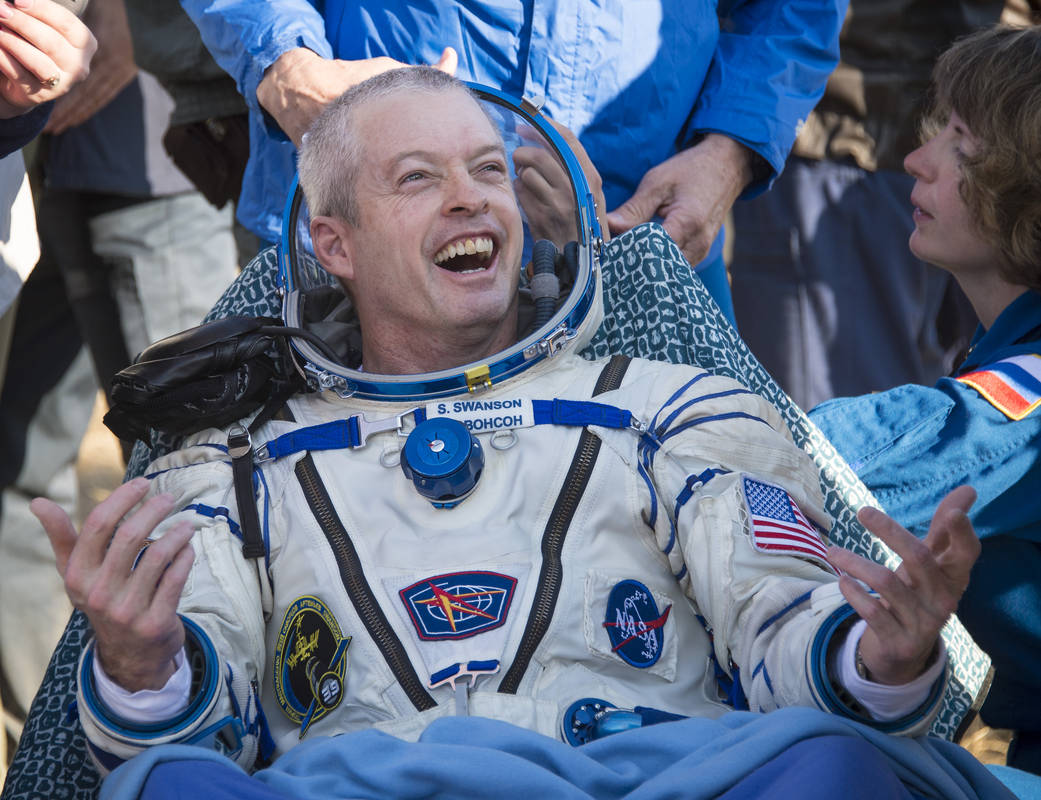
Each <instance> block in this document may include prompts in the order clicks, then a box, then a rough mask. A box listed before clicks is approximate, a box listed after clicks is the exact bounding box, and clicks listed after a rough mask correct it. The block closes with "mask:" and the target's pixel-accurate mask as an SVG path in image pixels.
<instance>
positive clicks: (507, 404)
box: [426, 398, 535, 433]
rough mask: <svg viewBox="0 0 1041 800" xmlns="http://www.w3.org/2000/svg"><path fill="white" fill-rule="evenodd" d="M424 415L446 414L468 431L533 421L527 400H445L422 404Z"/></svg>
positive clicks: (526, 423)
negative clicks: (424, 409)
mask: <svg viewBox="0 0 1041 800" xmlns="http://www.w3.org/2000/svg"><path fill="white" fill-rule="evenodd" d="M426 413H427V419H431V418H433V417H448V418H449V419H454V420H458V421H459V422H461V423H463V424H464V425H465V426H466V427H467V429H468V430H469V431H470V432H471V433H483V432H487V431H503V430H508V429H512V428H530V427H531V426H532V425H534V424H535V412H534V411H533V410H532V404H531V400H521V399H517V398H514V399H510V400H445V401H443V402H440V403H430V404H428V405H427V407H426Z"/></svg>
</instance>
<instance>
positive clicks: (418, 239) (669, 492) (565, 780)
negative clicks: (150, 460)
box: [35, 68, 1001, 800]
mask: <svg viewBox="0 0 1041 800" xmlns="http://www.w3.org/2000/svg"><path fill="white" fill-rule="evenodd" d="M301 181H302V185H303V186H304V189H305V192H306V194H307V197H308V204H309V206H310V208H311V210H312V212H313V214H314V216H313V218H312V222H311V234H312V239H313V241H314V243H315V251H316V253H317V255H318V257H319V258H320V259H321V261H322V263H323V264H324V266H325V267H326V269H327V270H329V271H330V272H331V273H332V274H334V275H336V276H337V277H338V278H339V279H340V281H341V282H342V283H343V286H344V288H345V289H346V290H347V292H348V294H349V295H350V297H351V300H352V301H353V304H354V307H355V309H356V312H357V314H358V317H359V319H360V322H361V331H362V340H363V343H362V361H363V364H362V367H363V368H364V370H365V371H366V373H373V372H380V371H382V372H386V373H389V374H409V375H415V374H417V373H428V372H430V371H432V370H441V371H451V370H462V369H464V368H465V367H466V365H469V364H472V363H474V362H475V361H477V360H480V359H484V358H491V357H494V356H495V355H496V354H497V353H499V352H500V351H501V350H502V348H504V347H506V346H508V345H512V344H514V343H515V341H516V340H517V338H518V334H517V327H518V323H517V319H518V302H519V301H518V279H519V272H520V267H521V252H522V250H521V224H520V220H521V217H520V210H519V208H518V206H517V203H516V200H515V198H514V195H513V191H512V188H511V184H510V180H509V178H508V170H507V169H506V156H505V153H504V150H503V146H502V143H501V141H500V138H499V135H498V132H497V130H496V128H495V127H494V126H493V125H492V124H491V123H490V121H489V118H488V117H487V116H486V115H485V114H484V112H483V111H482V109H481V107H480V106H479V105H478V104H477V102H476V101H475V99H474V98H473V97H472V96H471V95H470V94H468V93H467V91H466V90H465V89H464V88H463V87H462V85H461V84H459V83H458V82H456V81H455V80H454V79H452V78H450V77H448V76H446V75H443V74H442V73H439V72H437V71H435V70H429V69H425V68H418V69H410V70H399V71H393V72H388V73H385V74H383V75H381V76H378V77H376V78H373V79H372V80H371V81H369V82H366V83H364V84H361V85H359V86H358V87H356V88H355V89H352V90H351V91H350V92H348V93H347V94H345V95H344V96H343V97H342V98H341V99H340V100H339V101H337V102H336V103H335V104H334V105H333V107H332V108H330V109H329V110H328V111H327V112H325V113H324V114H323V115H322V116H321V117H320V118H319V119H318V121H317V122H316V124H315V126H314V127H313V128H312V129H311V131H310V133H309V134H308V137H307V139H306V141H305V143H304V145H303V150H302V156H301ZM471 250H472V251H473V252H470V251H471ZM597 319H598V315H597V314H595V313H591V314H589V315H587V317H586V318H585V319H584V320H583V321H581V322H580V323H579V324H578V325H577V326H576V328H577V329H576V330H575V331H574V334H575V335H574V337H573V338H572V339H571V340H570V341H569V342H568V346H567V347H566V348H565V349H564V350H563V351H562V352H559V353H557V354H556V355H555V356H554V357H553V358H543V359H542V360H540V361H537V362H535V363H534V364H532V365H531V366H528V367H527V368H526V369H525V370H523V371H522V372H521V373H520V374H519V375H517V376H515V377H511V378H508V379H505V380H501V381H498V382H496V383H495V384H494V385H490V386H488V387H486V388H485V389H484V390H483V391H482V392H481V393H480V394H477V395H471V394H470V393H468V392H467V391H466V390H465V389H463V390H461V391H459V392H458V393H457V394H456V395H455V396H445V395H444V394H441V395H437V396H435V397H434V398H433V399H435V400H436V402H431V403H428V404H426V405H423V406H420V407H419V408H417V407H416V406H415V403H414V402H412V403H406V402H403V401H401V400H400V399H398V398H397V397H395V396H372V395H371V393H370V394H358V395H356V396H352V397H348V398H344V397H341V396H338V395H336V394H335V393H334V392H316V393H312V394H299V395H296V396H294V397H293V398H291V399H290V400H289V401H288V403H287V405H286V407H285V409H284V410H283V412H282V413H281V415H280V417H279V418H278V419H277V420H274V421H272V422H269V423H267V424H266V425H264V426H261V427H260V428H259V429H258V430H257V431H255V433H254V436H255V438H256V440H257V441H258V442H259V441H265V444H264V445H263V446H262V447H261V448H260V449H261V450H262V452H264V453H265V454H266V457H265V459H264V461H263V463H260V464H258V465H257V467H256V469H255V471H254V475H255V482H254V487H255V490H256V501H257V503H258V504H259V509H260V512H261V517H262V519H263V520H264V523H263V524H264V531H265V533H264V541H265V548H264V549H265V552H264V553H263V554H262V557H258V558H256V559H251V560H247V559H246V558H244V556H243V553H242V550H241V547H240V543H241V540H240V538H239V536H240V535H241V528H240V522H239V520H238V519H237V518H236V515H235V514H234V513H232V512H230V511H229V509H235V508H238V507H239V506H238V505H237V504H236V495H235V491H234V488H233V483H234V479H233V474H232V467H231V465H229V463H228V448H227V446H226V444H225V443H226V442H227V441H228V440H227V434H226V433H225V432H223V431H219V430H206V431H203V432H201V433H199V434H197V435H194V436H192V437H190V438H189V440H188V441H187V442H186V446H185V447H184V448H183V449H182V450H180V451H178V452H177V453H174V454H171V455H170V456H167V457H164V458H162V459H159V460H158V461H157V462H155V463H154V464H153V466H152V467H151V468H150V469H149V474H150V475H151V478H150V479H149V480H144V479H139V480H136V481H133V482H131V483H129V484H127V485H125V486H123V487H121V488H120V489H118V490H117V491H116V492H114V493H113V494H112V496H111V497H110V498H109V500H107V501H106V502H105V503H102V504H101V505H99V506H98V508H97V509H96V510H95V511H94V512H93V513H92V514H91V516H90V518H89V519H88V521H87V522H86V523H85V524H84V526H83V529H82V532H81V533H80V534H79V535H78V536H77V534H76V532H75V530H74V529H73V528H72V525H71V523H70V522H69V520H68V518H67V517H65V516H64V515H63V514H62V513H61V512H60V510H59V509H57V508H56V507H54V506H53V505H51V504H48V503H46V502H44V501H40V502H38V503H37V504H36V506H35V510H36V512H37V513H38V515H39V516H40V518H41V520H42V521H43V522H44V525H45V527H46V528H47V530H48V534H49V535H50V537H51V540H52V543H53V545H54V548H55V551H56V553H57V555H58V561H59V564H60V569H61V571H62V573H63V575H64V577H65V581H66V587H67V590H68V592H69V595H70V597H71V598H72V600H73V602H74V604H75V605H76V606H77V607H78V608H81V609H83V610H84V611H85V613H86V614H87V616H88V618H89V619H90V622H91V625H92V627H93V628H94V632H95V637H96V638H95V641H94V644H93V645H92V646H91V647H89V648H88V650H87V651H86V653H85V655H84V658H83V662H82V664H81V668H80V671H79V678H80V686H79V696H80V702H79V711H80V715H81V721H82V723H83V725H84V728H85V730H86V732H87V736H88V739H89V741H90V746H91V751H92V753H93V755H94V756H95V757H96V759H97V761H98V763H99V765H101V766H102V768H105V769H112V768H114V767H116V766H118V765H119V764H120V763H122V762H123V761H124V760H127V759H129V761H128V763H126V765H125V767H123V768H121V769H119V770H117V771H116V772H115V773H114V774H113V775H112V777H111V778H110V779H109V780H110V782H109V786H108V787H107V789H106V791H108V792H109V795H110V796H111V797H138V796H142V797H173V796H187V795H190V794H191V793H193V792H196V793H202V794H204V795H205V796H207V797H228V798H231V797H269V798H274V797H330V796H343V797H404V796H433V795H439V796H451V797H472V796H488V795H490V794H494V795H495V796H497V797H517V798H529V797H530V796H532V794H535V793H542V794H544V795H545V796H548V797H559V796H593V797H615V796H619V797H620V796H622V795H624V794H626V793H628V792H631V791H632V790H633V789H635V788H637V787H639V786H644V787H645V789H646V791H647V792H648V793H649V795H648V796H665V795H668V796H675V795H676V794H678V793H682V794H685V795H690V796H701V797H717V796H725V797H726V798H728V800H736V798H744V797H758V796H762V795H763V794H764V793H768V792H773V793H774V796H796V795H798V796H800V797H804V798H806V797H811V798H818V797H819V798H831V797H835V796H839V795H841V796H844V797H850V798H865V800H866V799H867V798H871V800H877V798H878V797H880V796H890V797H904V798H909V797H912V794H910V793H909V791H908V789H907V788H905V786H904V785H903V784H902V781H903V782H904V783H908V784H910V785H912V786H913V787H914V791H915V792H916V795H914V796H931V797H943V798H951V797H970V796H989V794H990V793H991V792H993V796H995V797H997V796H1001V795H1000V792H1001V790H1000V787H996V784H993V783H992V782H988V781H990V780H991V779H989V777H988V775H987V773H986V772H985V770H983V769H982V767H980V766H979V765H978V764H976V763H975V762H971V761H969V760H966V758H965V757H964V756H963V755H960V753H961V751H958V750H957V748H953V746H952V750H950V751H948V750H946V749H945V748H944V745H946V743H943V742H938V743H925V742H924V740H923V741H922V742H919V741H910V740H908V739H902V738H899V737H892V736H887V735H884V734H881V733H879V732H878V731H877V730H876V728H881V729H882V730H885V731H888V732H894V733H900V734H920V733H922V732H924V731H925V730H927V729H928V726H929V723H930V720H931V718H932V716H933V714H934V713H935V710H936V708H937V705H938V702H939V698H940V694H941V691H940V690H941V689H942V688H943V684H944V674H945V669H944V666H945V656H944V650H943V647H942V645H941V644H940V640H939V637H938V634H939V631H940V628H941V627H942V626H943V624H944V623H945V621H946V619H947V617H948V616H949V614H950V612H951V609H953V608H954V606H955V605H956V603H957V600H958V598H959V597H960V595H961V593H962V591H963V590H964V588H965V582H966V579H967V575H968V572H969V569H970V568H971V565H972V563H973V560H974V558H975V553H976V550H975V548H976V547H977V541H976V537H975V535H974V533H973V530H972V527H971V526H970V525H969V524H968V523H967V519H966V516H965V510H966V509H967V508H968V506H969V505H970V504H971V502H972V497H973V492H972V490H970V489H967V488H964V487H963V488H961V489H959V490H956V491H954V492H952V493H951V494H950V496H949V497H948V498H946V499H945V500H944V502H943V503H941V504H940V506H939V508H938V510H937V512H936V517H935V523H934V527H933V530H932V531H931V532H930V535H929V536H928V537H927V538H926V539H925V541H924V543H923V542H919V541H918V540H917V539H915V538H914V537H912V536H910V535H909V534H908V533H907V532H906V531H903V530H902V529H900V528H899V526H897V525H895V524H894V523H893V522H892V521H891V520H889V519H888V518H887V517H885V515H883V514H881V512H878V511H873V510H866V511H865V512H863V516H862V518H863V521H864V522H865V524H867V525H868V526H869V527H870V528H871V529H872V530H873V531H875V532H877V534H878V535H879V536H880V537H882V538H883V540H884V541H886V542H887V543H889V544H890V546H892V547H893V548H894V549H895V550H896V551H897V552H898V553H900V554H902V555H903V556H904V564H903V565H902V566H901V567H900V568H899V570H897V571H896V572H890V571H889V570H887V569H885V568H883V567H881V566H879V565H876V564H873V563H871V562H867V561H865V560H863V559H860V558H859V557H857V556H855V555H853V554H851V553H849V552H847V551H843V550H841V549H838V548H834V547H831V548H829V547H828V546H827V545H826V543H825V542H824V540H823V538H822V535H821V531H822V530H823V529H824V528H825V527H826V525H827V524H828V519H827V516H826V514H825V512H824V511H823V509H822V508H821V496H820V490H819V484H818V477H817V473H816V470H815V469H814V467H813V465H812V462H811V461H810V460H809V458H808V457H807V456H806V455H805V454H804V453H802V452H801V451H800V450H798V448H796V447H795V446H794V445H793V444H792V442H791V440H790V437H789V435H788V433H787V429H786V428H785V425H784V423H783V422H782V420H781V419H780V417H779V415H778V414H777V413H776V412H775V410H774V409H773V408H772V407H771V406H769V405H768V404H766V403H765V402H764V401H763V400H762V399H761V398H759V397H758V396H756V395H754V394H753V393H751V392H749V391H748V390H746V389H744V388H743V387H741V386H739V385H738V384H736V383H734V382H733V381H730V380H727V379H724V378H718V377H715V376H712V375H710V374H708V373H705V372H704V371H702V370H699V369H697V368H693V367H689V368H688V367H676V366H670V365H665V364H657V363H652V362H645V361H640V360H635V359H634V360H632V361H631V362H629V361H628V360H627V359H624V358H619V357H616V358H614V359H611V360H610V361H608V362H606V363H596V362H587V361H583V360H582V359H581V358H579V357H578V356H577V355H575V351H576V350H577V349H578V348H579V347H580V346H581V344H582V342H583V341H584V340H585V339H587V338H588V337H589V336H590V335H591V334H592V332H593V330H594V329H595V327H596V323H597ZM591 398H595V400H593V401H592V402H591ZM474 413H479V414H485V416H486V417H487V419H489V420H491V421H492V422H491V424H489V425H487V426H486V425H484V424H483V420H484V419H485V417H482V424H481V425H480V426H478V425H473V424H471V425H470V426H467V425H466V424H465V421H466V420H470V421H471V423H472V422H473V417H472V415H473V414H474ZM468 415H469V416H468ZM388 420H389V421H390V424H388ZM405 420H408V421H409V422H408V423H407V425H406V423H405ZM495 420H498V422H496V421H495ZM413 424H414V427H411V426H412V425H413ZM352 425H353V426H354V427H353V429H354V430H357V429H359V428H360V427H364V428H365V430H366V432H367V434H366V436H364V437H354V438H351V435H350V434H349V433H348V435H347V437H346V438H341V439H340V440H339V443H333V439H336V436H337V434H335V432H336V431H341V432H342V431H343V430H345V429H347V430H348V431H349V430H351V429H352V427H351V426H352ZM403 426H406V427H407V428H408V430H405V429H403ZM478 430H479V431H480V433H479V435H478V434H476V433H473V432H471V431H474V432H476V431H478ZM404 433H408V436H407V438H405V439H404V444H403V445H402V444H401V442H402V438H401V437H402V434H404ZM330 434H333V436H332V437H330ZM496 437H500V438H496ZM504 439H506V440H508V441H505V442H504ZM482 442H483V444H482ZM397 459H400V462H401V469H399V468H398V464H397ZM445 459H448V460H449V461H450V462H451V464H452V466H451V468H450V469H448V470H446V471H443V472H438V470H437V469H435V468H434V467H440V465H442V463H443V462H444V460H445ZM453 459H456V460H454V461H453ZM433 473H437V474H433ZM435 479H436V480H435ZM441 479H443V481H442V483H444V484H446V485H448V488H446V487H445V486H441V487H440V488H438V485H439V484H438V482H439V480H441ZM142 501H143V502H142ZM135 506H136V508H135ZM120 520H122V522H121V523H120V524H118V526H117V523H118V522H119V521H120ZM146 542H148V543H149V545H148V547H147V549H145V550H144V552H143V554H142V553H141V550H142V547H143V546H144V544H145V543H146ZM840 571H841V572H843V573H845V574H842V575H841V577H840V575H839V572H840ZM860 581H863V583H861V582H860ZM865 584H866V585H870V586H871V587H873V588H874V589H875V590H876V592H877V594H873V593H869V592H868V591H866V590H865V588H864V585H865ZM735 708H738V709H740V708H750V709H752V710H753V711H760V712H772V713H769V714H729V713H728V712H729V711H731V710H733V709H735ZM629 709H633V710H629ZM684 718H685V719H684ZM663 720H668V721H667V722H663ZM658 722H661V723H662V724H653V723H658ZM625 729H628V730H625ZM619 730H623V731H624V732H620V733H615V734H614V735H611V736H606V734H607V733H612V732H615V731H619ZM337 734H347V735H345V736H338V735H337ZM325 737H334V738H325ZM724 737H729V742H730V745H731V747H730V748H725V749H726V753H727V755H726V757H724V758H722V759H719V758H717V757H716V754H717V753H718V751H719V747H718V743H719V742H720V741H721V740H722V739H723V738H724ZM561 739H563V740H564V741H561ZM301 740H304V741H303V742H302V741H301ZM167 743H190V744H193V745H201V746H196V747H191V748H184V747H174V748H173V749H170V748H165V747H156V745H163V744H167ZM577 745H583V746H581V747H577ZM573 746H576V747H574V748H573ZM732 753H737V754H739V755H738V756H737V757H731V755H730V754H732ZM135 756H136V758H135ZM229 757H230V758H232V759H234V760H235V761H236V762H237V763H238V764H239V765H241V766H242V767H244V768H245V769H247V770H253V769H255V768H257V767H258V766H262V765H265V764H268V763H270V762H271V761H272V760H274V763H273V766H271V767H269V768H267V769H263V770H260V771H258V772H257V773H256V775H255V776H254V777H253V778H247V777H246V776H245V775H244V774H243V773H242V772H241V771H239V770H237V768H234V767H233V766H232V765H231V764H230V762H229V761H228V758H229ZM938 762H943V768H942V769H941V768H938ZM895 764H899V777H898V774H897V772H896V771H894V769H893V765H895ZM951 770H954V771H957V772H960V773H962V775H964V776H965V777H967V778H968V781H969V782H968V783H966V782H964V781H962V780H961V778H958V779H955V778H952V777H950V775H951V772H950V771H951ZM808 774H812V775H813V780H812V781H807V780H806V776H807V775H808ZM970 785H971V786H972V787H973V788H972V789H971V790H970V789H969V788H968V787H969V786H970ZM331 787H335V789H333V788H331ZM655 787H657V788H655ZM178 792H180V793H182V794H180V795H178V794H177V793H178ZM886 793H888V794H886Z"/></svg>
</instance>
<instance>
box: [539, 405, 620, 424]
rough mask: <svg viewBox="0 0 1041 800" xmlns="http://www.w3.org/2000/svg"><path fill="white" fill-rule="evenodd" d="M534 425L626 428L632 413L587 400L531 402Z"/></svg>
mask: <svg viewBox="0 0 1041 800" xmlns="http://www.w3.org/2000/svg"><path fill="white" fill-rule="evenodd" d="M531 408H532V411H533V412H534V415H535V424H536V425H581V426H586V425H598V426H600V427H601V428H628V427H630V426H631V425H632V421H633V415H632V412H630V411H626V410H625V409H624V408H617V407H616V406H609V405H607V404H605V403H592V402H590V401H588V400H560V399H559V398H558V399H556V400H532V401H531Z"/></svg>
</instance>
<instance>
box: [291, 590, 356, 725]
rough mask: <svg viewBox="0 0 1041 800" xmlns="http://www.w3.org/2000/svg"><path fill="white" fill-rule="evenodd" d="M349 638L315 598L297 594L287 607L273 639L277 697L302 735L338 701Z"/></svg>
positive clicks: (344, 674)
mask: <svg viewBox="0 0 1041 800" xmlns="http://www.w3.org/2000/svg"><path fill="white" fill-rule="evenodd" d="M350 643H351V637H350V636H347V637H344V636H343V635H342V634H341V633H340V626H339V625H338V624H337V622H336V618H335V617H333V615H332V612H331V611H329V609H328V608H327V607H326V605H325V603H323V602H322V601H321V600H319V599H318V598H317V597H311V596H305V597H300V598H298V599H297V600H296V601H294V602H293V604H292V605H291V606H290V607H289V608H288V609H287V610H286V615H285V618H284V619H283V620H282V628H281V630H279V632H278V641H277V643H276V644H275V687H274V688H275V698H276V699H277V700H278V704H279V705H280V706H281V707H282V711H283V712H284V713H285V715H286V716H287V717H289V719H291V720H292V721H293V722H295V723H298V724H299V725H300V736H301V737H303V735H304V733H306V732H307V729H308V727H310V725H311V723H313V722H317V721H318V720H320V719H321V718H322V717H324V716H325V715H326V714H328V713H329V712H330V711H332V710H333V709H334V708H336V707H337V706H338V705H340V701H341V700H342V699H343V683H344V680H345V679H346V677H347V647H348V646H349V645H350Z"/></svg>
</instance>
